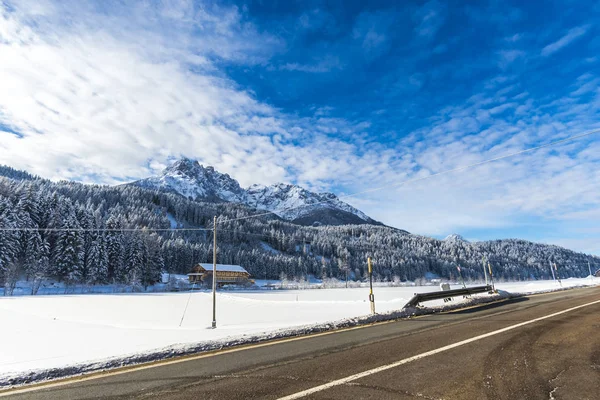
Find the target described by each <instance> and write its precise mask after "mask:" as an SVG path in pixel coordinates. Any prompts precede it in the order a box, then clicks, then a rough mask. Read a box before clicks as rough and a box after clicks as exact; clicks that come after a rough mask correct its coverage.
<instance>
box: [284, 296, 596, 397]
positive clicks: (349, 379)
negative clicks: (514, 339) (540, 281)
mask: <svg viewBox="0 0 600 400" xmlns="http://www.w3.org/2000/svg"><path fill="white" fill-rule="evenodd" d="M598 303H600V300H596V301H592V302H591V303H586V304H582V305H580V306H577V307H571V308H568V309H566V310H563V311H559V312H555V313H553V314H549V315H546V316H544V317H540V318H535V319H532V320H529V321H525V322H521V323H518V324H515V325H511V326H507V327H506V328H502V329H498V330H497V331H493V332H489V333H485V334H483V335H479V336H475V337H472V338H470V339H466V340H462V341H460V342H456V343H453V344H449V345H447V346H444V347H440V348H437V349H435V350H431V351H427V352H425V353H421V354H417V355H416V356H412V357H409V358H405V359H403V360H400V361H396V362H394V363H391V364H388V365H382V366H381V367H377V368H373V369H370V370H367V371H364V372H360V373H358V374H354V375H350V376H347V377H345V378H342V379H338V380H335V381H331V382H329V383H325V384H323V385H320V386H315V387H313V388H310V389H306V390H303V391H301V392H297V393H294V394H290V395H289V396H284V397H280V398H279V399H278V400H293V399H300V398H302V397H306V396H308V395H310V394H313V393H317V392H321V391H323V390H327V389H330V388H332V387H335V386H340V385H344V384H346V383H349V382H352V381H355V380H358V379H361V378H364V377H366V376H369V375H373V374H376V373H378V372H382V371H386V370H388V369H392V368H396V367H399V366H400V365H404V364H408V363H409V362H412V361H416V360H420V359H422V358H425V357H429V356H432V355H434V354H438V353H442V352H444V351H446V350H451V349H454V348H456V347H460V346H464V345H465V344H469V343H473V342H476V341H478V340H481V339H485V338H488V337H490V336H494V335H498V334H500V333H504V332H507V331H511V330H513V329H517V328H520V327H522V326H525V325H529V324H533V323H534V322H538V321H542V320H545V319H548V318H552V317H556V316H557V315H561V314H565V313H568V312H570V311H574V310H578V309H580V308H583V307H588V306H591V305H594V304H598Z"/></svg>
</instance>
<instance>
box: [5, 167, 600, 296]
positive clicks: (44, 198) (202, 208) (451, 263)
mask: <svg viewBox="0 0 600 400" xmlns="http://www.w3.org/2000/svg"><path fill="white" fill-rule="evenodd" d="M0 174H2V175H4V177H0V279H1V280H2V282H4V286H5V288H6V292H5V293H7V294H10V293H11V288H12V287H14V284H15V282H16V280H17V279H22V278H26V279H29V280H33V281H34V282H37V283H39V282H41V280H42V279H44V278H53V279H56V280H59V281H62V282H65V283H67V284H74V283H86V284H100V283H124V284H132V285H137V286H139V287H144V286H146V285H149V284H152V283H153V282H155V281H157V280H158V279H159V277H160V272H161V271H168V272H172V273H187V272H189V270H190V269H191V267H192V266H193V264H195V263H197V262H211V261H212V234H211V233H212V232H211V231H209V230H210V229H211V228H212V219H213V216H215V215H217V216H218V218H219V223H218V229H217V233H218V243H219V244H218V246H217V247H218V262H220V263H227V264H240V265H242V266H244V267H245V268H246V269H247V270H248V271H249V272H250V273H251V274H252V275H253V277H255V278H269V279H275V278H279V277H281V276H282V275H286V276H287V277H288V278H294V277H298V278H300V277H303V276H307V275H309V274H310V275H315V276H317V277H339V278H341V277H343V276H345V274H346V269H345V268H346V266H347V268H348V270H349V275H350V277H351V278H352V279H361V278H363V277H364V276H365V270H366V262H365V260H366V257H367V256H368V255H370V256H372V257H373V261H374V274H375V278H376V279H382V280H394V279H399V280H416V279H419V278H422V277H424V276H426V274H428V273H431V274H435V275H439V276H441V277H454V276H455V272H456V266H457V265H460V266H461V268H462V271H463V272H462V274H463V276H464V277H465V278H466V279H469V278H472V279H477V278H481V277H482V273H483V272H482V268H481V262H482V257H485V258H486V259H487V260H490V262H491V263H492V265H493V267H494V270H495V275H496V277H497V278H500V279H538V278H548V277H549V276H551V275H550V269H549V262H553V263H554V262H555V263H556V264H557V266H558V271H559V275H560V276H561V277H567V276H585V275H587V272H588V264H587V263H588V261H589V262H590V263H591V264H592V266H598V265H600V259H598V258H597V257H594V256H588V255H584V254H580V253H576V252H573V251H570V250H566V249H563V248H560V247H557V246H550V245H543V244H536V243H531V242H527V241H523V240H514V239H510V240H496V241H488V242H475V243H469V242H465V241H460V240H437V239H432V238H428V237H423V236H418V235H412V234H409V233H407V232H405V231H402V230H398V229H394V228H390V227H385V226H378V225H368V224H363V225H343V226H320V227H307V226H301V225H296V224H293V223H291V222H287V221H284V220H282V219H280V218H279V217H276V216H271V217H265V216H263V217H259V218H247V219H239V218H242V217H246V216H251V215H253V214H254V213H256V212H257V211H256V210H253V209H250V208H248V207H246V206H243V205H238V204H231V203H223V202H219V203H210V202H197V201H192V200H189V199H186V198H185V197H183V196H180V195H177V194H173V193H166V192H160V191H154V190H148V189H144V188H139V187H134V186H117V187H109V186H96V185H84V184H79V183H73V182H58V183H54V182H51V181H47V180H43V179H39V178H36V177H33V176H31V175H29V174H26V173H23V172H19V171H15V170H13V169H10V168H1V169H0ZM229 219H237V220H236V221H230V222H227V220H229ZM15 228H17V229H15ZM305 243H309V246H306V245H305Z"/></svg>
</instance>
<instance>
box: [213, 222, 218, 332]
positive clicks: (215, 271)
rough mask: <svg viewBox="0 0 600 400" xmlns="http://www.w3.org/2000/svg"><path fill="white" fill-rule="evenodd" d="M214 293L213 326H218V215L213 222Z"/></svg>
mask: <svg viewBox="0 0 600 400" xmlns="http://www.w3.org/2000/svg"><path fill="white" fill-rule="evenodd" d="M212 295H213V318H212V327H213V329H215V328H216V327H217V216H215V219H214V222H213V276H212Z"/></svg>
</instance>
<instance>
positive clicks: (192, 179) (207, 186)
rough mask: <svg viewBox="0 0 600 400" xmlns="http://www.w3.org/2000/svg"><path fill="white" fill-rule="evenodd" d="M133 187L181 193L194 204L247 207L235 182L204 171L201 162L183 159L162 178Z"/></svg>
mask: <svg viewBox="0 0 600 400" xmlns="http://www.w3.org/2000/svg"><path fill="white" fill-rule="evenodd" d="M132 184H133V185H136V186H139V187H143V188H148V189H159V190H165V191H169V192H175V193H179V194H180V195H182V196H185V197H187V198H191V199H192V200H196V199H204V200H209V201H229V202H235V203H244V202H245V199H246V191H245V190H244V189H242V188H241V187H240V184H239V183H238V181H236V180H235V179H233V178H231V177H230V176H229V175H227V174H222V173H220V172H219V171H215V169H214V168H213V167H210V166H209V167H206V168H205V167H204V166H202V165H200V164H199V163H198V161H193V160H190V159H189V158H182V159H180V160H178V161H176V162H175V163H173V164H172V165H170V166H169V167H167V168H165V170H164V171H163V172H162V174H161V175H160V176H155V177H151V178H146V179H142V180H139V181H135V182H133V183H132Z"/></svg>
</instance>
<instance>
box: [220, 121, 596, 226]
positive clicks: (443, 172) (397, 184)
mask: <svg viewBox="0 0 600 400" xmlns="http://www.w3.org/2000/svg"><path fill="white" fill-rule="evenodd" d="M598 132H600V129H595V130H592V131H589V132H586V133H582V134H580V135H574V136H569V137H567V138H564V139H560V140H556V141H553V142H550V143H546V144H543V145H540V146H535V147H530V148H528V149H525V150H520V151H517V152H514V153H510V154H505V155H503V156H500V157H495V158H490V159H487V160H484V161H479V162H476V163H473V164H468V165H463V166H460V167H456V168H452V169H447V170H444V171H440V172H436V173H434V174H431V175H427V176H423V177H420V178H413V179H408V180H405V181H402V182H397V183H389V184H387V185H385V186H380V187H375V188H371V189H367V190H363V191H361V192H356V193H351V194H347V195H343V196H339V197H338V199H346V198H349V197H356V196H360V195H362V194H366V193H372V192H377V191H379V190H383V189H389V188H391V187H398V186H402V185H405V184H408V183H414V182H419V181H424V180H426V179H430V178H433V177H436V176H440V175H445V174H449V173H452V172H458V171H463V170H465V169H469V168H474V167H478V166H480V165H483V164H488V163H491V162H494V161H500V160H504V159H506V158H510V157H514V156H517V155H520V154H524V153H529V152H532V151H536V150H540V149H543V148H546V147H551V146H555V145H557V144H561V143H566V142H570V141H573V140H576V139H581V138H583V137H586V136H590V135H593V134H595V133H598ZM329 202H330V200H323V201H319V202H316V203H312V204H304V205H301V206H295V207H288V208H282V209H280V210H277V212H283V211H291V210H296V209H299V208H302V207H312V206H316V205H319V204H324V203H329ZM271 214H275V215H277V214H276V213H275V212H274V211H267V212H264V213H260V214H254V215H249V216H245V217H239V218H234V219H227V220H222V221H217V223H224V222H233V221H241V220H244V219H249V218H257V217H263V216H267V215H271Z"/></svg>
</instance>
